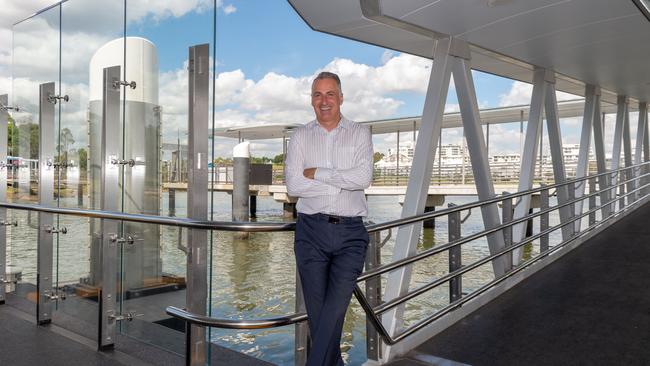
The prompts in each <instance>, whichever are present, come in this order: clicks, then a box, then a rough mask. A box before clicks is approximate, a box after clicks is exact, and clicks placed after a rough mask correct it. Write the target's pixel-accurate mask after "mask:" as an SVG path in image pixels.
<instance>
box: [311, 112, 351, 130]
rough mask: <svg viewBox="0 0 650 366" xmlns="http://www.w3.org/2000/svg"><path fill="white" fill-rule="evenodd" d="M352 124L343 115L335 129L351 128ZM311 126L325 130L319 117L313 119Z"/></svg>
mask: <svg viewBox="0 0 650 366" xmlns="http://www.w3.org/2000/svg"><path fill="white" fill-rule="evenodd" d="M350 124H351V122H350V120H349V119H347V118H345V116H344V115H341V121H339V124H338V125H337V126H336V128H335V129H334V130H336V129H339V128H344V129H348V128H350ZM309 127H311V128H319V130H323V131H325V129H324V128H322V127H321V126H320V124H319V123H318V120H317V119H314V120H313V121H311V123H310V126H309ZM334 130H332V131H334Z"/></svg>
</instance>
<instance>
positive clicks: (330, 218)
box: [327, 216, 341, 224]
mask: <svg viewBox="0 0 650 366" xmlns="http://www.w3.org/2000/svg"><path fill="white" fill-rule="evenodd" d="M327 222H328V223H330V224H338V223H340V222H341V218H340V217H336V216H327Z"/></svg>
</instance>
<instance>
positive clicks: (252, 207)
mask: <svg viewBox="0 0 650 366" xmlns="http://www.w3.org/2000/svg"><path fill="white" fill-rule="evenodd" d="M249 207H250V215H251V218H256V217H257V196H256V195H251V196H250V199H249Z"/></svg>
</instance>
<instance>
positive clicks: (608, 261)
mask: <svg viewBox="0 0 650 366" xmlns="http://www.w3.org/2000/svg"><path fill="white" fill-rule="evenodd" d="M649 289H650V204H646V205H645V206H644V207H641V208H640V209H639V210H638V211H637V212H635V213H634V214H632V215H630V216H628V217H625V218H623V219H622V220H621V221H619V222H618V223H616V224H614V225H613V226H612V227H610V228H608V229H606V230H604V231H603V232H602V233H601V234H600V235H598V236H596V237H594V238H593V239H591V240H589V241H587V242H585V243H584V244H582V245H581V246H580V247H578V248H576V249H575V250H574V251H572V252H571V253H568V254H567V255H565V256H564V257H563V258H562V259H560V260H559V261H556V262H555V263H553V264H550V265H549V266H548V267H546V268H544V269H542V270H541V271H539V272H538V273H536V274H534V275H533V276H531V277H530V278H529V279H527V280H525V281H523V282H522V283H520V284H519V285H517V286H515V287H514V288H512V289H511V290H510V291H508V292H506V293H505V294H503V295H502V296H500V297H498V298H497V299H495V300H494V301H492V302H490V303H489V304H487V305H486V306H484V307H482V308H481V309H479V310H478V311H476V312H475V313H473V314H471V315H470V316H468V317H467V318H466V319H464V320H462V321H461V322H459V323H457V324H455V325H454V326H452V327H450V328H448V329H447V330H446V331H444V332H442V333H441V334H439V335H438V336H436V337H434V338H432V339H430V340H429V341H427V342H425V343H424V344H422V345H421V346H420V347H418V348H417V350H416V352H414V353H413V354H411V355H409V357H408V358H407V359H405V360H402V361H398V362H395V363H394V365H407V364H410V365H419V364H420V363H418V362H417V361H415V359H416V358H419V359H420V360H422V358H423V356H424V355H423V354H427V355H434V356H437V357H440V358H443V359H447V360H454V361H457V362H460V363H465V364H470V365H648V364H650V346H649V344H650V343H649V342H650V290H649ZM429 364H431V363H429ZM433 364H439V363H433Z"/></svg>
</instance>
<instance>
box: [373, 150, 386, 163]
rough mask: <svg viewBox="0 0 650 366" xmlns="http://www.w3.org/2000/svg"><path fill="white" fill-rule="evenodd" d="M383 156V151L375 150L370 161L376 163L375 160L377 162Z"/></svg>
mask: <svg viewBox="0 0 650 366" xmlns="http://www.w3.org/2000/svg"><path fill="white" fill-rule="evenodd" d="M383 158H384V154H383V153H380V152H376V153H374V154H373V155H372V162H373V163H376V162H378V161H379V160H381V159H383Z"/></svg>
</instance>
